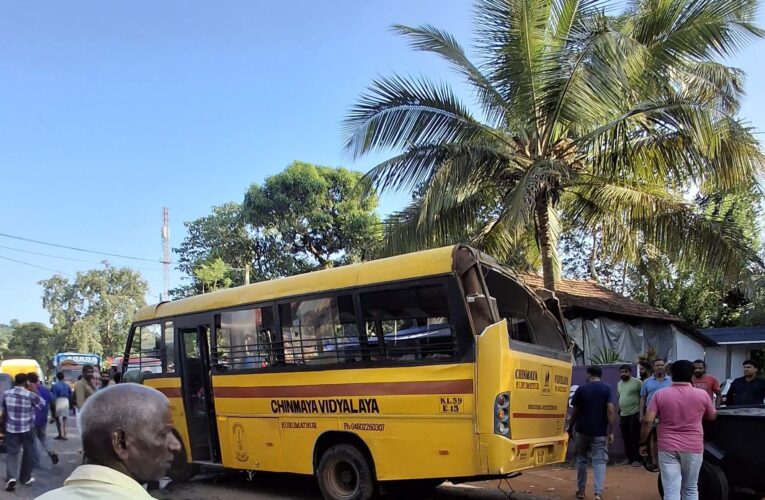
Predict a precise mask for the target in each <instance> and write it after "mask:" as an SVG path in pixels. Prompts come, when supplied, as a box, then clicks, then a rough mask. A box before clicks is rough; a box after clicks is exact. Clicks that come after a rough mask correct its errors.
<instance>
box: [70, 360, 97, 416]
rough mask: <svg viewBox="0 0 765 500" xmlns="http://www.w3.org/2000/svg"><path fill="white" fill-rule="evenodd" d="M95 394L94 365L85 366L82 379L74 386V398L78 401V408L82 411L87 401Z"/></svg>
mask: <svg viewBox="0 0 765 500" xmlns="http://www.w3.org/2000/svg"><path fill="white" fill-rule="evenodd" d="M95 392H96V385H95V382H94V381H93V365H85V366H83V367H82V378H81V379H80V380H78V381H77V384H76V385H75V386H74V398H75V400H76V401H77V408H79V409H82V407H83V406H84V405H85V401H87V400H88V398H89V397H90V396H92V395H93V394H95Z"/></svg>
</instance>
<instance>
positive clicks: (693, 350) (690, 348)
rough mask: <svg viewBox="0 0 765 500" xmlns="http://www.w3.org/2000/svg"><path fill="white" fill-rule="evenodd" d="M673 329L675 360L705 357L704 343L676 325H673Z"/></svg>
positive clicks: (691, 359)
mask: <svg viewBox="0 0 765 500" xmlns="http://www.w3.org/2000/svg"><path fill="white" fill-rule="evenodd" d="M672 331H673V333H674V334H675V346H676V349H675V353H676V355H675V356H676V357H675V360H678V359H687V360H689V361H694V360H696V359H704V346H703V345H701V344H700V343H699V342H697V341H696V340H694V339H692V338H691V337H689V336H688V335H686V334H684V333H683V332H682V331H680V330H678V329H677V328H675V327H674V326H672Z"/></svg>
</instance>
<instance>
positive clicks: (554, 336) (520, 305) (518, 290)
mask: <svg viewBox="0 0 765 500" xmlns="http://www.w3.org/2000/svg"><path fill="white" fill-rule="evenodd" d="M485 279H486V286H487V287H488V289H489V294H490V295H491V296H492V297H493V298H494V299H495V300H496V302H497V310H498V312H499V316H500V317H501V318H504V319H506V320H507V327H508V333H509V334H510V339H511V340H517V341H520V342H526V343H529V344H536V345H540V346H543V347H547V348H550V349H555V350H556V351H565V350H566V342H565V339H564V337H563V335H562V332H561V326H560V325H559V324H558V322H557V320H556V319H555V317H554V316H553V315H552V314H551V313H550V312H549V311H547V310H546V309H545V307H544V305H543V304H541V303H540V301H539V300H537V299H536V297H534V296H533V295H532V294H531V292H530V291H529V290H527V289H526V288H524V287H523V286H521V285H520V284H518V283H517V282H516V281H514V280H512V279H510V278H508V277H507V276H505V275H503V274H502V273H500V272H498V271H496V270H493V269H489V270H488V272H487V274H486V278H485Z"/></svg>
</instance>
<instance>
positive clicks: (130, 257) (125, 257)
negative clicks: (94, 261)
mask: <svg viewBox="0 0 765 500" xmlns="http://www.w3.org/2000/svg"><path fill="white" fill-rule="evenodd" d="M0 236H3V237H5V238H12V239H14V240H21V241H29V242H31V243H37V244H38V245H47V246H50V247H57V248H66V249H67V250H75V251H77V252H85V253H94V254H98V255H108V256H109V257H119V258H121V259H131V260H142V261H144V262H161V261H158V260H157V259H144V258H143V257H132V256H130V255H121V254H117V253H109V252H98V251H96V250H88V249H85V248H77V247H71V246H68V245H59V244H58V243H49V242H47V241H40V240H33V239H31V238H24V237H22V236H14V235H12V234H6V233H0Z"/></svg>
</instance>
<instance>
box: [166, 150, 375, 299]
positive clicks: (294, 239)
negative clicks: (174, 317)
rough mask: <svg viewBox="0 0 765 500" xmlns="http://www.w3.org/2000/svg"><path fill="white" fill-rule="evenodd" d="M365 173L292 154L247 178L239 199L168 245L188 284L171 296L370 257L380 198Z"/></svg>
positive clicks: (214, 211)
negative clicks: (269, 171) (260, 179)
mask: <svg viewBox="0 0 765 500" xmlns="http://www.w3.org/2000/svg"><path fill="white" fill-rule="evenodd" d="M362 179H363V175H362V174H361V173H359V172H352V171H350V170H346V169H344V168H332V167H322V166H317V165H313V164H310V163H305V162H298V161H296V162H293V163H292V164H291V165H289V166H288V167H287V168H286V169H285V170H284V171H282V172H280V173H278V174H276V175H273V176H271V177H268V178H266V179H265V181H264V183H263V184H262V185H260V184H253V185H251V186H250V187H249V189H248V190H247V191H246V194H245V196H244V202H243V203H242V204H239V203H235V202H230V203H226V204H224V205H221V206H218V207H213V208H212V212H211V213H210V214H209V215H207V216H205V217H201V218H199V219H196V220H193V221H190V222H185V223H184V225H185V226H186V229H187V231H188V232H187V235H186V237H185V238H184V239H183V241H182V242H181V244H180V245H179V246H178V247H177V248H174V249H173V251H174V252H175V253H176V254H177V255H178V259H177V262H178V266H177V268H178V270H180V271H181V272H182V273H183V275H184V279H185V280H186V284H184V285H182V286H180V287H178V288H176V289H175V290H173V291H172V292H171V293H172V295H173V296H174V297H175V298H180V297H186V296H189V295H194V294H197V293H203V292H209V291H211V290H214V289H217V288H225V287H228V286H238V285H242V284H244V283H245V274H246V273H247V272H249V278H250V282H257V281H262V280H268V279H274V278H278V277H282V276H291V275H294V274H299V273H303V272H307V271H311V270H315V269H320V268H326V267H330V266H334V265H338V264H345V263H349V262H357V261H359V260H363V259H369V258H371V257H372V256H373V255H374V254H375V252H376V251H377V249H378V246H379V242H380V237H381V232H382V231H381V224H380V220H379V217H378V215H377V213H376V208H377V197H376V196H375V195H374V194H369V193H366V192H365V189H364V182H363V181H362Z"/></svg>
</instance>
